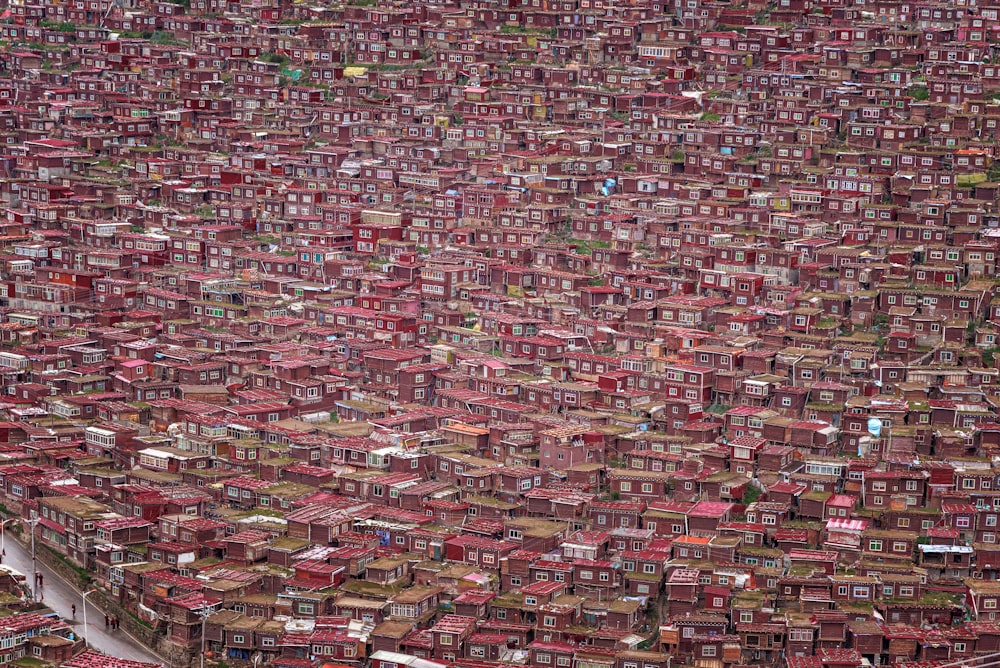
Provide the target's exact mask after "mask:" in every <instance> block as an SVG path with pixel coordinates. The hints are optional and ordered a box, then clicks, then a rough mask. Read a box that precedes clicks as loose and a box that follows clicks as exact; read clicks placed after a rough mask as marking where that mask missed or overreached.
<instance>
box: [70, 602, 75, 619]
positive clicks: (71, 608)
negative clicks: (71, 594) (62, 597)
mask: <svg viewBox="0 0 1000 668" xmlns="http://www.w3.org/2000/svg"><path fill="white" fill-rule="evenodd" d="M69 609H70V611H72V613H73V619H76V603H74V604H73V605H71V606H70V608H69Z"/></svg>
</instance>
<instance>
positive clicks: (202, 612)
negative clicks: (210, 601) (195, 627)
mask: <svg viewBox="0 0 1000 668" xmlns="http://www.w3.org/2000/svg"><path fill="white" fill-rule="evenodd" d="M214 612H215V608H214V607H212V606H209V605H204V606H202V607H201V608H200V609H199V610H198V612H197V614H198V616H199V617H201V668H205V622H207V621H208V618H209V617H211V616H212V614H213V613H214Z"/></svg>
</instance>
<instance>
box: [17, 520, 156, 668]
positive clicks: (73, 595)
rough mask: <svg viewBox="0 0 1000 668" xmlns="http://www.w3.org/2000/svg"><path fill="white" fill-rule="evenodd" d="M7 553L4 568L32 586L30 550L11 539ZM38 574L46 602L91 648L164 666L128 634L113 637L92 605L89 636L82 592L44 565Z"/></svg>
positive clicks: (88, 615)
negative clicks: (85, 639)
mask: <svg viewBox="0 0 1000 668" xmlns="http://www.w3.org/2000/svg"><path fill="white" fill-rule="evenodd" d="M8 528H9V527H8ZM4 549H5V550H6V551H7V556H6V557H4V558H3V563H4V565H5V566H10V567H11V568H16V569H17V570H19V571H21V572H22V573H24V575H25V577H26V578H27V581H28V583H29V584H31V583H32V582H33V580H32V577H33V576H32V574H31V550H30V548H24V547H21V544H20V543H18V542H17V541H16V540H14V539H13V538H12V537H11V536H5V537H4ZM38 572H39V573H41V574H42V578H43V583H44V586H43V587H42V590H41V593H42V601H43V602H44V603H45V604H46V605H48V606H49V607H50V608H52V609H53V610H55V611H56V612H58V613H59V614H60V615H61V616H62V617H63V619H65V620H66V621H67V623H69V624H70V625H71V626H72V627H73V629H74V630H75V632H76V633H78V634H80V635H81V636H83V637H88V635H89V640H90V646H91V647H93V648H94V649H96V650H98V651H101V652H104V653H105V654H110V655H112V656H117V657H121V658H123V659H132V660H133V661H148V662H154V663H163V661H162V660H161V659H159V658H157V657H156V655H154V654H152V653H151V652H150V651H149V650H147V649H146V648H145V646H143V645H142V644H140V643H139V642H137V641H136V640H133V639H132V637H131V636H129V635H128V634H127V633H125V632H124V631H115V632H113V633H112V632H109V631H105V630H104V613H103V612H101V611H100V610H98V609H97V608H96V607H95V606H94V605H93V604H92V603H90V602H88V603H87V632H86V633H85V632H84V629H83V601H82V599H81V596H80V594H79V592H77V591H76V590H75V589H74V588H73V587H71V586H70V585H69V583H67V582H66V581H65V580H63V579H62V578H60V577H59V576H58V575H56V574H55V572H53V571H52V569H50V568H49V567H48V566H46V565H45V564H43V563H42V562H41V561H39V562H38ZM74 604H75V605H76V620H75V621H74V620H73V612H72V610H71V608H70V606H72V605H74Z"/></svg>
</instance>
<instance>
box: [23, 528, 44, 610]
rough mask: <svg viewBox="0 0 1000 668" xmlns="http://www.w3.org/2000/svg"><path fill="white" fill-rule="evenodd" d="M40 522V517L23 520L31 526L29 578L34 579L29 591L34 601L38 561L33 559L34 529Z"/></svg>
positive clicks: (36, 589)
mask: <svg viewBox="0 0 1000 668" xmlns="http://www.w3.org/2000/svg"><path fill="white" fill-rule="evenodd" d="M41 521H42V518H41V517H32V518H30V519H27V520H25V522H26V523H27V524H28V525H29V526H31V577H32V578H34V585H32V589H31V591H32V594H33V595H34V600H36V601H37V600H38V560H37V559H36V558H35V527H36V526H38V523H39V522H41Z"/></svg>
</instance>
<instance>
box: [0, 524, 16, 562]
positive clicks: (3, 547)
mask: <svg viewBox="0 0 1000 668" xmlns="http://www.w3.org/2000/svg"><path fill="white" fill-rule="evenodd" d="M16 521H17V518H16V517H8V518H7V519H5V520H4V521H3V522H0V554H7V544H6V542H5V541H4V538H5V537H6V534H5V533H4V531H3V528H4V527H5V526H7V523H8V522H16Z"/></svg>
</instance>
